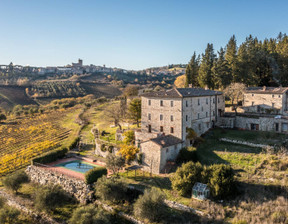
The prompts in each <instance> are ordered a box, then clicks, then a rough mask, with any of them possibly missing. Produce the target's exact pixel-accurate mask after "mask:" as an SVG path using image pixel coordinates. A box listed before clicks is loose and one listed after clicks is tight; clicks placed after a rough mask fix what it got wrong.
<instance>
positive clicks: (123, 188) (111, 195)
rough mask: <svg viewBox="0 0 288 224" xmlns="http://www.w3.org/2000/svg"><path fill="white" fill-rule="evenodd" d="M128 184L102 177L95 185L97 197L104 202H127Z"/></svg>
mask: <svg viewBox="0 0 288 224" xmlns="http://www.w3.org/2000/svg"><path fill="white" fill-rule="evenodd" d="M127 189H128V188H127V184H126V183H125V182H123V181H122V180H118V179H115V178H109V179H108V178H106V177H104V176H103V177H101V178H99V179H98V181H97V182H96V184H95V195H96V196H97V197H99V198H100V199H101V200H102V201H110V202H116V203H118V202H120V201H122V200H127Z"/></svg>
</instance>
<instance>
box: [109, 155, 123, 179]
mask: <svg viewBox="0 0 288 224" xmlns="http://www.w3.org/2000/svg"><path fill="white" fill-rule="evenodd" d="M124 165H125V159H124V158H123V157H121V156H116V155H113V154H110V153H109V154H108V155H107V156H106V167H107V169H109V170H112V172H113V174H116V176H118V173H119V171H120V170H121V169H122V168H123V167H124Z"/></svg>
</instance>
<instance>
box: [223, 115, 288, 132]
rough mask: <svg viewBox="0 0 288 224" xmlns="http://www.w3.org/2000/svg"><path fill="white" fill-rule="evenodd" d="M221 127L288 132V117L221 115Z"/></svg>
mask: <svg viewBox="0 0 288 224" xmlns="http://www.w3.org/2000/svg"><path fill="white" fill-rule="evenodd" d="M220 126H221V127H224V128H234V127H235V128H240V129H245V130H255V131H273V132H279V133H280V132H281V133H288V118H287V117H284V116H275V115H274V116H272V115H270V116H269V115H259V114H237V116H234V117H225V116H224V117H221V125H220Z"/></svg>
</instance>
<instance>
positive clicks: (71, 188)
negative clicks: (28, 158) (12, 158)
mask: <svg viewBox="0 0 288 224" xmlns="http://www.w3.org/2000/svg"><path fill="white" fill-rule="evenodd" d="M25 172H26V173H27V175H28V176H29V177H30V179H31V181H32V182H35V183H38V184H41V185H49V184H52V185H60V186H61V187H62V188H63V189H64V190H65V191H67V192H68V193H69V194H71V195H73V196H74V197H75V198H76V199H77V200H79V201H80V202H81V203H87V202H89V201H93V190H92V187H91V186H90V185H87V184H85V182H84V181H83V180H77V179H74V178H70V177H67V176H66V175H64V174H61V173H56V172H54V171H51V170H48V169H46V168H42V167H38V166H33V165H31V166H28V167H27V169H26V170H25Z"/></svg>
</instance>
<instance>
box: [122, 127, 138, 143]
mask: <svg viewBox="0 0 288 224" xmlns="http://www.w3.org/2000/svg"><path fill="white" fill-rule="evenodd" d="M123 136H124V140H123V142H124V143H125V144H126V145H134V144H135V133H134V131H133V130H129V131H126V132H124V133H123Z"/></svg>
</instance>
